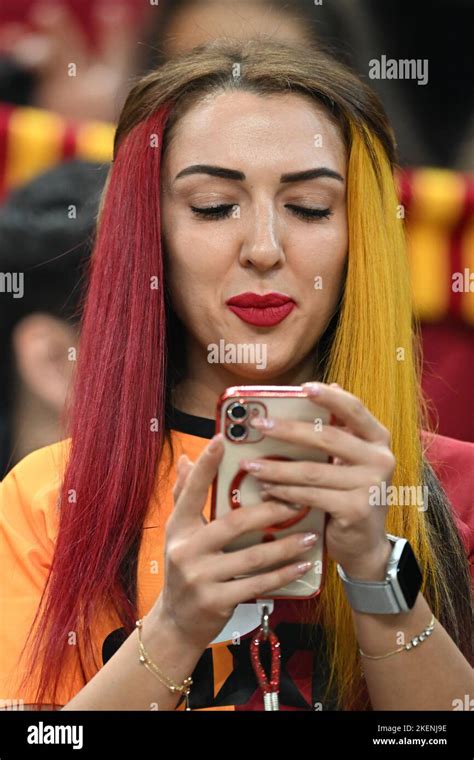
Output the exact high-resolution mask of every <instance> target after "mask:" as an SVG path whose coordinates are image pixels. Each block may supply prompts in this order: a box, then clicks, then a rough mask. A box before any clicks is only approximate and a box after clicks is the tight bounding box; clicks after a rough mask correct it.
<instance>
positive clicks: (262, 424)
mask: <svg viewBox="0 0 474 760" xmlns="http://www.w3.org/2000/svg"><path fill="white" fill-rule="evenodd" d="M250 424H251V425H253V427H257V428H264V429H265V430H270V429H271V428H272V427H275V420H271V419H269V418H268V417H254V418H253V419H252V420H250Z"/></svg>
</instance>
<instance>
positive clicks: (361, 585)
mask: <svg viewBox="0 0 474 760" xmlns="http://www.w3.org/2000/svg"><path fill="white" fill-rule="evenodd" d="M387 538H388V539H389V541H390V542H391V543H392V544H393V549H392V553H391V555H390V557H389V560H388V564H387V571H386V574H385V580H383V581H359V580H353V579H351V578H348V577H347V575H346V574H345V572H344V570H343V569H342V567H341V566H340V565H339V564H338V565H337V572H338V573H339V576H340V578H341V579H342V583H343V585H344V589H345V592H346V594H347V598H348V600H349V604H350V605H351V607H352V608H353V609H354V610H356V611H357V612H367V613H372V614H374V615H379V614H380V615H390V614H392V615H396V614H398V613H400V612H408V610H411V608H412V607H413V605H414V604H415V601H416V597H417V596H418V592H419V590H420V588H421V581H422V576H421V571H420V568H419V566H418V562H417V561H416V557H415V555H414V553H413V550H412V548H411V546H410V543H409V542H408V541H407V539H406V538H399V537H398V536H392V535H389V534H388V533H387Z"/></svg>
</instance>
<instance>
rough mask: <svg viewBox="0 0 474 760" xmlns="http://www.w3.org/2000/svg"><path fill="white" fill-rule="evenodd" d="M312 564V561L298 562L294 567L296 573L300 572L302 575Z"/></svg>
mask: <svg viewBox="0 0 474 760" xmlns="http://www.w3.org/2000/svg"><path fill="white" fill-rule="evenodd" d="M312 564H313V563H312V562H299V563H298V564H297V565H296V568H295V569H296V570H297V571H298V573H301V575H303V573H306V572H307V571H308V570H309V568H310V567H311V565H312Z"/></svg>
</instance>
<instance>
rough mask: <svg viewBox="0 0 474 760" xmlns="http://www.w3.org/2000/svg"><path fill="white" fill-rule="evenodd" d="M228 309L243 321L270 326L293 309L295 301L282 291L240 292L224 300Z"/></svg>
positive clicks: (282, 318)
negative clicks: (262, 292)
mask: <svg viewBox="0 0 474 760" xmlns="http://www.w3.org/2000/svg"><path fill="white" fill-rule="evenodd" d="M226 304H227V306H228V307H229V309H230V310H231V311H232V312H234V314H236V315H237V316H238V317H239V318H240V319H241V320H242V321H243V322H248V323H249V324H251V325H255V326H257V327H272V326H273V325H277V324H278V323H279V322H282V321H283V320H284V319H285V318H286V317H287V316H288V314H289V313H290V312H291V311H292V310H293V309H294V307H295V305H296V304H295V302H294V301H293V299H292V298H290V297H289V296H287V295H285V294H284V293H265V295H258V293H249V292H247V293H240V295H238V296H233V297H232V298H229V299H228V300H227V301H226Z"/></svg>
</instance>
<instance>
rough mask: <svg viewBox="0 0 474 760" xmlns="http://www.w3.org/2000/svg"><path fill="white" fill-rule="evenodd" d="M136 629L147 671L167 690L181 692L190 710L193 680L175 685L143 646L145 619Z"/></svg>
mask: <svg viewBox="0 0 474 760" xmlns="http://www.w3.org/2000/svg"><path fill="white" fill-rule="evenodd" d="M135 625H136V627H137V628H138V651H139V658H138V659H139V661H140V662H141V664H142V665H144V666H145V668H146V669H147V670H149V671H150V673H152V674H153V675H154V676H156V678H157V679H158V680H159V681H160V683H162V684H163V686H166V688H167V689H169V690H170V691H171V692H173V693H174V692H176V691H178V692H181V694H182V696H183V695H184V696H185V698H186V710H190V709H191V708H190V707H189V693H190V691H191V688H190V687H191V686H192V683H193V681H192V678H191V677H189V678H185V679H184V681H183V683H182V684H177V683H174V681H172V680H171V678H168V676H166V675H165V674H164V673H163V672H162V671H161V670H160V669H159V667H158V665H157V664H156V663H155V662H153V660H151V659H150V657H149V656H148V653H147V651H146V649H145V647H144V646H143V641H142V638H141V630H142V626H143V618H140V620H137V621H136V623H135ZM181 701H182V697H181V699H180V700H179V703H178V704H181Z"/></svg>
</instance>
